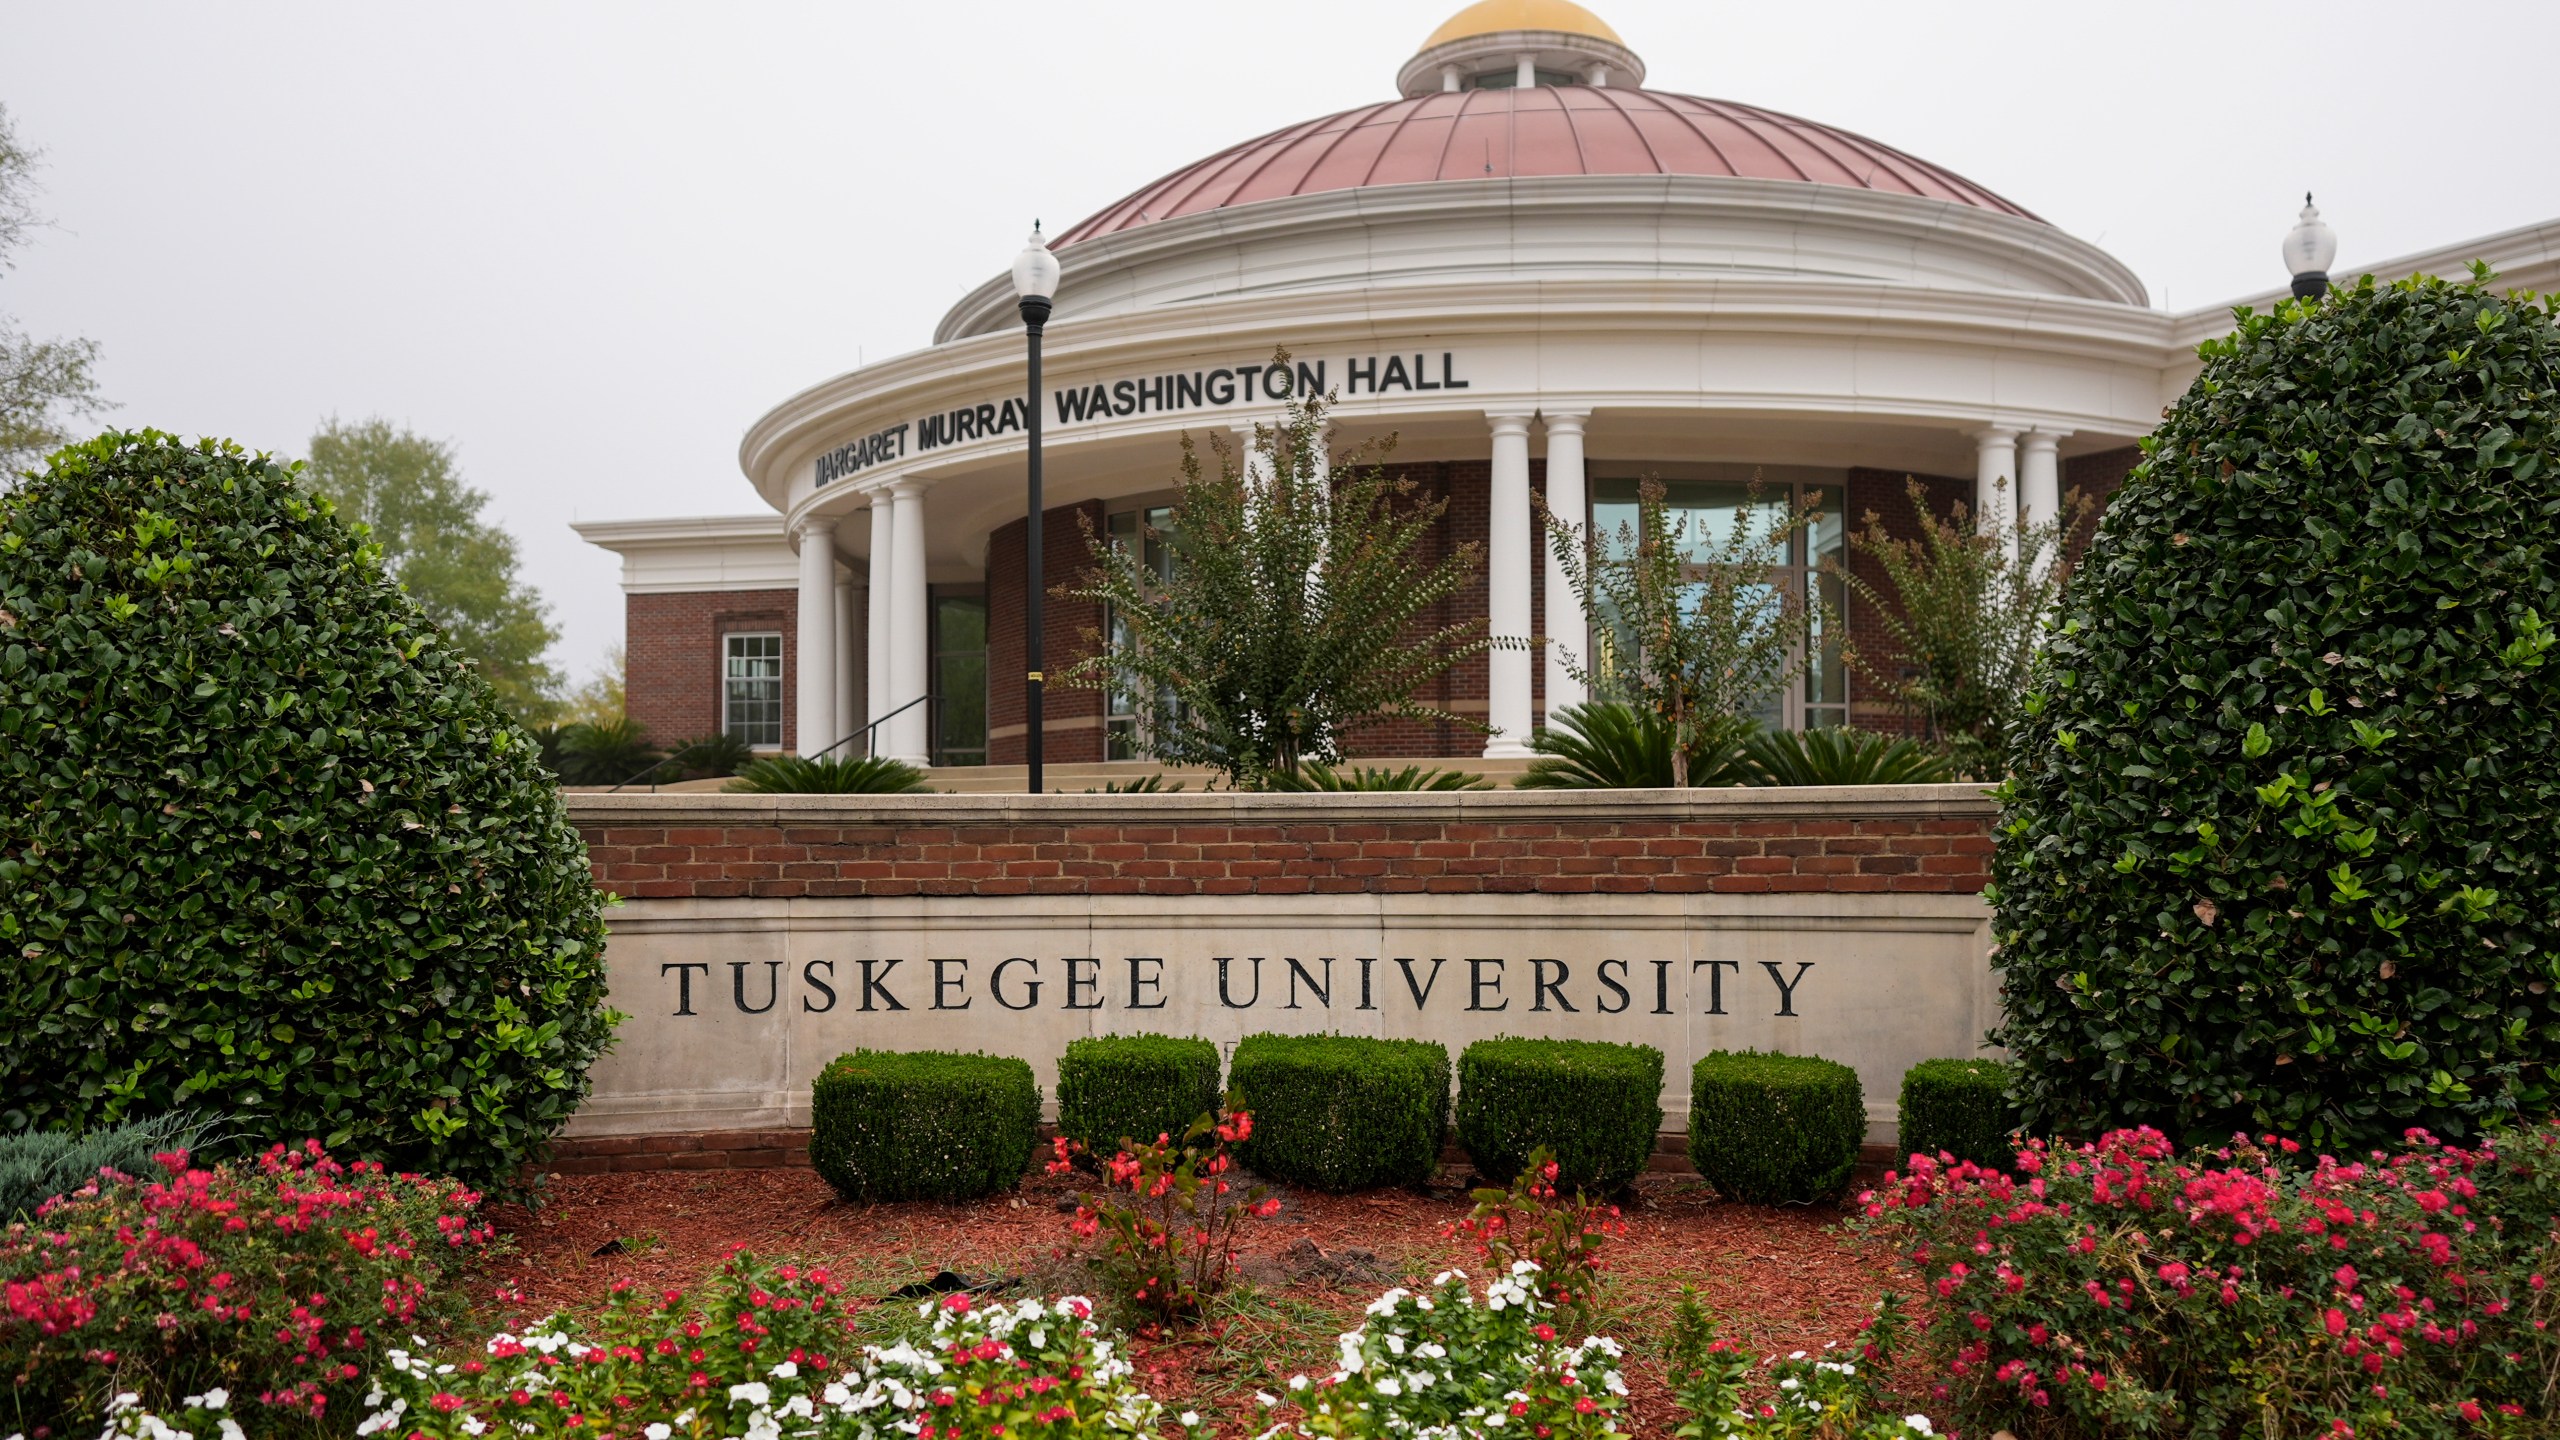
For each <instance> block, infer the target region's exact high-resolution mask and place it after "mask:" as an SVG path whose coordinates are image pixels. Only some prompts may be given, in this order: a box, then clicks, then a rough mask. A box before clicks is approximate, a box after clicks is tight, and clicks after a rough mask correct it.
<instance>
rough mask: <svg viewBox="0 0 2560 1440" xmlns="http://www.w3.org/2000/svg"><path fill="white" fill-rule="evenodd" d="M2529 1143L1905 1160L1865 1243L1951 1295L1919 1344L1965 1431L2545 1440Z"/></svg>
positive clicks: (2143, 1136)
mask: <svg viewBox="0 0 2560 1440" xmlns="http://www.w3.org/2000/svg"><path fill="white" fill-rule="evenodd" d="M2540 1137H2541V1138H2540V1140H2539V1142H2538V1143H2527V1144H2524V1145H2521V1146H2519V1147H2518V1148H2517V1150H2516V1151H2515V1153H2514V1154H2513V1155H2512V1156H2511V1155H2510V1154H2509V1153H2508V1152H2507V1151H2506V1150H2504V1149H2497V1150H2493V1149H2491V1148H2489V1147H2485V1146H2483V1147H2473V1148H2469V1149H2461V1148H2456V1147H2454V1146H2451V1145H2447V1144H2443V1143H2440V1142H2438V1141H2436V1140H2435V1139H2433V1138H2431V1137H2429V1136H2428V1135H2427V1134H2426V1133H2425V1132H2424V1131H2412V1132H2411V1133H2410V1135H2409V1137H2408V1138H2407V1139H2406V1140H2405V1141H2402V1142H2400V1143H2398V1144H2395V1145H2394V1146H2392V1147H2391V1148H2390V1149H2389V1150H2388V1151H2368V1152H2366V1155H2365V1158H2362V1159H2357V1160H2348V1161H2340V1160H2333V1159H2330V1158H2329V1157H2327V1156H2317V1157H2315V1156H2312V1155H2310V1154H2308V1153H2305V1152H2304V1151H2303V1150H2302V1147H2301V1146H2300V1145H2299V1144H2298V1143H2297V1142H2295V1141H2292V1140H2278V1139H2276V1137H2274V1136H2266V1137H2263V1138H2262V1140H2261V1141H2260V1142H2258V1143H2254V1144H2253V1143H2249V1142H2247V1141H2246V1140H2245V1139H2235V1140H2234V1142H2233V1143H2231V1144H2229V1145H2226V1146H2222V1147H2218V1148H2216V1149H2212V1150H2188V1151H2185V1152H2180V1151H2179V1150H2178V1149H2177V1148H2176V1147H2175V1146H2173V1145H2172V1144H2171V1143H2170V1141H2169V1139H2168V1137H2166V1136H2164V1135H2162V1134H2161V1133H2160V1132H2159V1131H2157V1130H2119V1131H2111V1132H2109V1133H2108V1134H2107V1135H2105V1136H2103V1137H2102V1138H2100V1139H2099V1140H2098V1141H2096V1142H2095V1143H2094V1144H2083V1145H2059V1144H2050V1143H2048V1142H2046V1141H2043V1140H2035V1139H2030V1140H2028V1141H2026V1142H2024V1143H2023V1144H2022V1145H2021V1146H2020V1148H2019V1153H2018V1155H2017V1157H2016V1165H2017V1168H2018V1170H2019V1171H2020V1172H2021V1175H2022V1176H2023V1177H2024V1178H2019V1177H2018V1176H2012V1175H2010V1174H2008V1173H2006V1172H2003V1171H1998V1170H1986V1169H1983V1168H1981V1167H1979V1166H1975V1165H1973V1164H1971V1163H1969V1162H1960V1163H1958V1164H1955V1165H1952V1166H1948V1165H1940V1164H1938V1163H1937V1162H1935V1161H1932V1160H1929V1159H1926V1158H1925V1157H1923V1158H1918V1159H1915V1160H1914V1161H1913V1162H1912V1165H1911V1169H1910V1172H1909V1173H1908V1174H1907V1175H1895V1176H1891V1177H1888V1179H1887V1181H1886V1183H1885V1184H1884V1185H1883V1186H1882V1187H1881V1188H1879V1189H1878V1190H1876V1191H1873V1192H1871V1193H1869V1194H1867V1195H1865V1196H1862V1197H1860V1198H1861V1199H1862V1201H1863V1202H1864V1208H1865V1211H1866V1215H1867V1217H1868V1218H1867V1220H1866V1221H1864V1222H1862V1223H1863V1224H1864V1225H1866V1226H1868V1227H1870V1228H1878V1229H1881V1230H1883V1231H1884V1232H1885V1233H1886V1234H1887V1235H1888V1236H1889V1237H1890V1238H1891V1239H1893V1240H1894V1241H1896V1242H1897V1245H1896V1248H1897V1249H1900V1250H1902V1251H1904V1252H1905V1253H1906V1254H1908V1255H1909V1256H1910V1257H1911V1259H1912V1261H1913V1263H1915V1264H1916V1265H1918V1267H1919V1268H1920V1273H1921V1275H1922V1276H1923V1278H1924V1279H1925V1280H1926V1281H1927V1282H1928V1283H1929V1285H1930V1286H1931V1287H1932V1289H1933V1290H1934V1291H1935V1293H1936V1295H1937V1298H1938V1303H1937V1304H1935V1305H1933V1306H1931V1307H1929V1309H1928V1310H1927V1311H1925V1312H1924V1316H1923V1323H1924V1324H1925V1325H1926V1327H1927V1329H1928V1331H1929V1334H1928V1337H1927V1338H1928V1339H1929V1340H1930V1341H1931V1342H1932V1343H1931V1344H1930V1345H1928V1346H1925V1347H1923V1348H1924V1349H1928V1350H1930V1351H1932V1352H1933V1353H1935V1354H1937V1355H1939V1356H1941V1357H1944V1361H1943V1363H1944V1364H1945V1370H1944V1372H1943V1374H1942V1375H1940V1376H1939V1377H1938V1380H1939V1385H1940V1387H1941V1389H1942V1391H1943V1392H1944V1393H1948V1394H1950V1395H1951V1398H1952V1399H1953V1401H1954V1408H1955V1411H1956V1414H1955V1415H1954V1416H1953V1417H1952V1418H1953V1419H1955V1420H1957V1421H1958V1422H1960V1423H1961V1425H1962V1428H1963V1433H1965V1434H1967V1435H1974V1434H1990V1433H1992V1432H1993V1431H1995V1430H1998V1429H2001V1428H2004V1427H2005V1428H2007V1429H2008V1430H2010V1431H2012V1432H2013V1433H2015V1434H2016V1435H2018V1436H2021V1437H2023V1440H2133V1437H2136V1436H2146V1437H2147V1436H2161V1435H2243V1434H2246V1435H2303V1436H2310V1435H2321V1436H2344V1435H2361V1436H2378V1435H2389V1436H2394V1437H2409V1440H2455V1437H2462V1440H2472V1437H2478V1436H2491V1437H2505V1436H2527V1435H2535V1436H2540V1435H2550V1434H2552V1433H2554V1430H2555V1427H2554V1421H2555V1420H2560V1411H2555V1410H2554V1408H2553V1401H2552V1398H2551V1397H2552V1391H2551V1389H2550V1388H2549V1382H2550V1377H2551V1376H2552V1375H2553V1374H2555V1373H2560V1336H2555V1334H2554V1332H2553V1330H2552V1329H2551V1325H2552V1322H2553V1321H2554V1320H2555V1319H2560V1302H2555V1299H2554V1295H2553V1287H2552V1285H2551V1283H2550V1281H2549V1279H2548V1278H2547V1277H2548V1276H2549V1274H2550V1267H2551V1264H2552V1261H2553V1260H2554V1258H2555V1244H2554V1241H2553V1232H2552V1221H2553V1218H2554V1216H2553V1213H2552V1210H2551V1207H2550V1203H2549V1191H2548V1188H2547V1182H2548V1181H2549V1179H2550V1178H2551V1176H2550V1174H2549V1171H2548V1169H2547V1167H2548V1166H2549V1165H2550V1164H2551V1160H2552V1157H2553V1156H2554V1155H2555V1154H2560V1147H2555V1146H2553V1145H2552V1144H2551V1143H2550V1140H2551V1139H2552V1138H2554V1131H2553V1129H2552V1127H2551V1126H2549V1125H2547V1124H2546V1125H2544V1126H2542V1127H2540ZM2518 1138H2520V1139H2521V1138H2524V1137H2518ZM2537 1190H2539V1191H2540V1192H2541V1194H2542V1196H2543V1199H2542V1203H2541V1204H2540V1205H2539V1206H2538V1207H2537V1208H2536V1209H2535V1210H2534V1212H2533V1213H2532V1214H2531V1215H2530V1216H2529V1217H2527V1218H2526V1219H2524V1220H2523V1221H2522V1222H2521V1223H2513V1222H2510V1221H2509V1220H2508V1219H2506V1218H2505V1217H2504V1216H2503V1215H2502V1214H2501V1211H2502V1210H2504V1209H2505V1208H2506V1207H2507V1206H2508V1205H2509V1204H2510V1203H2512V1202H2513V1201H2515V1200H2518V1199H2521V1198H2524V1196H2525V1195H2527V1194H2531V1193H2533V1192H2535V1191H2537Z"/></svg>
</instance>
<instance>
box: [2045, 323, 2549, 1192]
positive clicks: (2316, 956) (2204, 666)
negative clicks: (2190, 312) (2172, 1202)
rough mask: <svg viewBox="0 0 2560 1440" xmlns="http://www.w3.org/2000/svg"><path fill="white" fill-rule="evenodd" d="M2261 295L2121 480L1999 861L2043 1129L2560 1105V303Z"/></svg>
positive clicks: (2485, 1113)
mask: <svg viewBox="0 0 2560 1440" xmlns="http://www.w3.org/2000/svg"><path fill="white" fill-rule="evenodd" d="M2553 321H2554V314H2553V302H2551V301H2550V300H2548V299H2544V300H2532V299H2525V298H2517V299H2508V298H2501V297H2500V296H2498V295H2495V294H2493V293H2491V292H2490V291H2489V289H2488V288H2487V287H2486V286H2485V285H2482V284H2479V283H2476V282H2475V283H2470V284H2460V285H2456V284H2449V283H2446V282H2444V281H2441V280H2434V279H2421V280H2415V281H2410V282H2406V283H2402V284H2396V285H2390V286H2380V287H2377V286H2375V285H2372V284H2370V283H2367V284H2364V285H2360V286H2358V287H2357V288H2355V289H2352V290H2347V291H2343V292H2341V293H2337V294H2334V295H2332V296H2331V297H2329V298H2328V299H2327V300H2326V301H2324V302H2321V303H2317V304H2310V305H2302V304H2294V303H2287V304H2285V305H2282V306H2280V307H2278V309H2277V310H2276V312H2275V313H2273V314H2267V315H2255V314H2251V315H2244V316H2243V317H2242V318H2241V321H2240V325H2239V328H2238V329H2237V330H2236V331H2235V332H2234V333H2233V334H2232V335H2231V336H2229V337H2228V338H2226V339H2222V340H2216V341H2213V342H2211V343H2209V344H2207V345H2206V346H2204V347H2203V352H2202V353H2203V357H2204V366H2203V369H2202V371H2201V372H2200V373H2199V375H2198V376H2197V378H2196V381H2195V383H2194V384H2193V385H2192V386H2191V387H2189V389H2188V391H2187V393H2186V395H2185V396H2184V397H2183V398H2182V399H2180V400H2179V402H2178V403H2177V405H2176V406H2175V407H2173V408H2172V410H2171V411H2170V413H2169V416H2168V418H2167V420H2166V421H2165V422H2164V423H2163V424H2162V425H2161V427H2160V429H2159V430H2158V432H2157V433H2156V434H2155V435H2153V436H2152V437H2151V438H2149V439H2147V440H2145V441H2144V442H2143V446H2144V450H2145V452H2146V455H2145V458H2144V460H2143V462H2142V463H2141V464H2140V465H2138V466H2136V467H2135V468H2134V470H2133V473H2132V474H2131V476H2130V477H2129V478H2128V479H2127V480H2126V481H2125V484H2124V488H2123V489H2122V490H2120V491H2118V492H2117V494H2116V496H2115V497H2114V499H2113V501H2112V502H2111V503H2110V504H2109V506H2108V509H2107V513H2106V517H2105V520H2104V521H2103V522H2102V523H2101V525H2100V527H2099V530H2098V534H2097V538H2096V540H2095V542H2094V545H2093V548H2092V549H2091V550H2090V552H2089V554H2088V556H2087V558H2086V559H2085V560H2084V561H2083V562H2082V565H2081V568H2080V570H2079V572H2078V573H2077V574H2076V575H2075V576H2073V578H2072V580H2071V582H2070V583H2069V585H2068V586H2067V587H2066V588H2065V590H2064V592H2063V604H2062V608H2061V610H2060V612H2059V614H2058V615H2057V616H2056V622H2057V623H2056V628H2055V629H2054V630H2053V632H2052V635H2051V640H2050V643H2049V644H2048V645H2047V647H2046V649H2045V651H2044V656H2043V659H2042V662H2041V664H2040V666H2039V669H2038V670H2037V672H2036V683H2035V686H2034V688H2033V689H2032V690H2031V691H2030V693H2029V694H2028V695H2027V696H2026V697H2025V699H2024V706H2025V709H2026V710H2027V712H2028V713H2027V717H2026V718H2025V719H2024V720H2023V721H2022V722H2021V726H2020V728H2019V731H2018V732H2017V733H2018V736H2019V738H2018V741H2017V743H2016V747H2015V750H2014V753H2013V755H2012V775H2013V778H2012V779H2011V781H2010V783H2009V785H2008V787H2007V789H2006V791H2005V796H2006V811H2005V816H2004V819H2003V821H2002V824H2001V826H2000V831H1999V837H1998V838H1999V848H1998V853H1997V856H1996V858H1995V862H1994V879H1995V880H1996V882H1997V889H1996V892H1995V893H1996V896H1997V900H1996V903H1997V905H1998V918H1997V921H1996V931H1997V938H1998V940H1999V945H2000V948H1999V951H1998V961H1999V964H2000V966H2001V968H2002V969H2003V971H2004V972H2005V973H2004V976H2003V985H2002V988H2003V992H2004V994H2005V996H2006V1012H2005V1016H2004V1019H2003V1021H2002V1023H2001V1025H2000V1027H1999V1029H1998V1030H1997V1031H1996V1032H1995V1036H1994V1039H1995V1042H1996V1043H1998V1044H2000V1045H2002V1046H2004V1047H2005V1048H2006V1049H2007V1050H2008V1051H2009V1053H2010V1055H2011V1056H2012V1057H2013V1058H2014V1059H2015V1060H2016V1062H2017V1064H2018V1066H2019V1074H2018V1086H2017V1093H2018V1095H2019V1099H2020V1101H2021V1103H2022V1106H2023V1111H2024V1117H2025V1119H2026V1122H2027V1123H2028V1124H2029V1125H2030V1126H2031V1127H2034V1128H2036V1129H2039V1130H2048V1129H2049V1130H2059V1131H2062V1132H2066V1133H2092V1134H2094V1133H2097V1132H2099V1131H2103V1130H2106V1129H2109V1128H2111V1127H2116V1126H2129V1125H2138V1124H2149V1125H2153V1126H2156V1127H2158V1128H2159V1129H2161V1130H2163V1131H2165V1132H2167V1133H2168V1134H2169V1135H2171V1136H2172V1137H2175V1138H2181V1139H2184V1140H2186V1141H2189V1142H2192V1143H2197V1144H2219V1143H2221V1142H2222V1141H2223V1140H2226V1139H2228V1138H2229V1137H2230V1135H2231V1134H2232V1133H2233V1132H2234V1131H2235V1130H2246V1131H2248V1132H2249V1133H2252V1134H2258V1133H2264V1132H2269V1131H2272V1132H2276V1133H2280V1134H2283V1135H2286V1136H2289V1137H2292V1138H2296V1139H2300V1140H2303V1141H2306V1142H2310V1143H2313V1144H2317V1145H2321V1146H2324V1147H2328V1148H2332V1149H2336V1150H2339V1151H2341V1152H2344V1151H2347V1150H2364V1149H2369V1148H2372V1147H2373V1146H2376V1145H2380V1144H2383V1143H2386V1142H2388V1141H2391V1140H2394V1139H2395V1138H2396V1137H2398V1136H2399V1135H2400V1134H2401V1132H2402V1131H2403V1130H2405V1129H2407V1128H2408V1127H2411V1126H2423V1127H2425V1128H2426V1129H2428V1130H2430V1131H2432V1132H2434V1133H2436V1134H2439V1135H2468V1134H2471V1133H2474V1132H2475V1131H2477V1130H2478V1129H2479V1128H2480V1127H2481V1126H2482V1125H2483V1124H2484V1123H2485V1122H2490V1121H2494V1120H2497V1119H2499V1118H2501V1117H2505V1116H2515V1115H2526V1116H2529V1115H2540V1114H2547V1113H2549V1111H2550V1110H2551V1109H2552V1106H2553V1104H2554V1101H2555V1099H2560V1093H2556V1092H2555V1090H2554V1088H2553V1084H2552V1074H2551V1071H2552V1065H2553V1062H2554V1061H2555V1060H2556V1059H2560V949H2555V943H2560V845H2555V844H2554V835H2555V820H2554V817H2555V816H2560V703H2555V702H2560V663H2552V661H2553V659H2554V657H2551V656H2549V655H2548V654H2547V653H2546V652H2547V651H2548V649H2549V647H2550V646H2551V645H2552V644H2553V642H2554V639H2555V637H2560V630H2555V629H2554V628H2553V626H2552V624H2551V623H2550V622H2552V621H2553V620H2555V619H2560V563H2555V562H2560V554H2555V553H2554V542H2555V539H2560V529H2555V527H2554V525H2553V523H2552V521H2553V516H2554V515H2555V513H2560V385H2555V383H2554V377H2555V376H2556V375H2560V328H2555V326H2554V323H2553Z"/></svg>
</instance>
